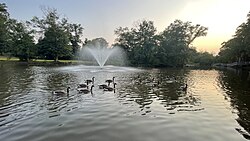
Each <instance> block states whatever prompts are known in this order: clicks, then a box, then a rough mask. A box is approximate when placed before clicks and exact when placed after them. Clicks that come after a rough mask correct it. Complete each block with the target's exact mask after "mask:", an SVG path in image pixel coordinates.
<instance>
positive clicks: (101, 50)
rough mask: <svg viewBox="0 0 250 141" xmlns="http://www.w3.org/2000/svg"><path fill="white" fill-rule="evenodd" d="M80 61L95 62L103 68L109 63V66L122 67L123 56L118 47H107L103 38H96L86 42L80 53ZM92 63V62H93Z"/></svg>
mask: <svg viewBox="0 0 250 141" xmlns="http://www.w3.org/2000/svg"><path fill="white" fill-rule="evenodd" d="M80 56H81V60H83V61H85V62H92V63H94V62H97V64H98V65H99V66H100V67H101V68H103V67H104V65H105V64H106V63H107V62H109V64H110V65H124V64H125V54H124V52H123V51H122V49H121V48H120V47H118V46H114V47H109V46H108V43H107V41H106V40H105V39H103V38H96V39H94V40H92V41H90V42H88V43H87V44H86V45H85V46H83V48H82V49H81V51H80ZM93 61H94V62H93Z"/></svg>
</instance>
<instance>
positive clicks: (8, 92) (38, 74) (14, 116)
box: [0, 62, 250, 141]
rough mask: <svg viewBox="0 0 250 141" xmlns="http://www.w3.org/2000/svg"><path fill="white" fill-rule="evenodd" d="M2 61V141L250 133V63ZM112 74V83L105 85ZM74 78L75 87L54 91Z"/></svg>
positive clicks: (151, 140) (195, 139) (158, 140)
mask: <svg viewBox="0 0 250 141" xmlns="http://www.w3.org/2000/svg"><path fill="white" fill-rule="evenodd" d="M0 63H1V62H0ZM0 68H1V69H0V81H1V84H0V140H1V141H45V140H46V141H49V140H51V141H52V140H53V141H67V140H74V141H82V140H86V141H88V140H89V141H110V140H119V141H127V140H131V141H166V140H176V141H181V140H185V141H212V140H214V141H228V140H233V141H245V140H249V139H250V137H249V133H250V76H249V72H248V71H236V70H216V69H208V70H202V69H142V68H130V67H115V66H107V67H104V68H102V69H101V68H99V67H95V66H84V65H74V66H73V65H72V66H57V67H48V66H47V67H46V66H27V65H18V64H14V63H1V65H0ZM92 77H95V82H94V87H93V92H92V94H91V93H89V94H82V93H78V92H77V90H76V87H77V84H79V83H83V82H84V81H85V80H86V79H91V78H92ZM112 77H115V82H116V83H117V85H116V88H115V90H114V91H103V90H102V89H99V87H98V84H103V83H105V80H106V79H111V78H112ZM185 84H188V87H187V90H186V91H183V90H182V89H181V87H182V86H184V85H185ZM90 85H91V84H90ZM111 85H112V84H111ZM68 86H69V87H71V89H70V92H69V95H62V96H57V95H53V94H52V91H54V90H66V88H67V87H68Z"/></svg>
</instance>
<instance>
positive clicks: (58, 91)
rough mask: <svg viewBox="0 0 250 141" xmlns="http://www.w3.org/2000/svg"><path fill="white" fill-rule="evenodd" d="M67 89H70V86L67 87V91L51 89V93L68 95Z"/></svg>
mask: <svg viewBox="0 0 250 141" xmlns="http://www.w3.org/2000/svg"><path fill="white" fill-rule="evenodd" d="M69 90H70V87H68V88H67V91H66V92H65V91H62V90H57V91H53V92H52V94H54V95H66V94H67V95H68V94H69Z"/></svg>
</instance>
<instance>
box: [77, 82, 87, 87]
mask: <svg viewBox="0 0 250 141" xmlns="http://www.w3.org/2000/svg"><path fill="white" fill-rule="evenodd" d="M88 85H89V84H88V82H87V84H85V83H82V84H78V85H77V88H87V87H89V86H88Z"/></svg>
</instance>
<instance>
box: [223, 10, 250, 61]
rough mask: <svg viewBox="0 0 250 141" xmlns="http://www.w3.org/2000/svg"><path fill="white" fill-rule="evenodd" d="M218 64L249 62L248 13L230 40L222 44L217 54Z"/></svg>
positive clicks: (249, 24)
mask: <svg viewBox="0 0 250 141" xmlns="http://www.w3.org/2000/svg"><path fill="white" fill-rule="evenodd" d="M218 58H219V61H220V62H244V61H250V12H249V13H248V15H247V21H246V22H245V23H242V24H241V25H240V26H239V27H238V28H237V29H236V32H235V35H234V37H233V38H232V39H230V40H228V41H226V42H223V43H222V46H221V48H220V52H219V57H218Z"/></svg>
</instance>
